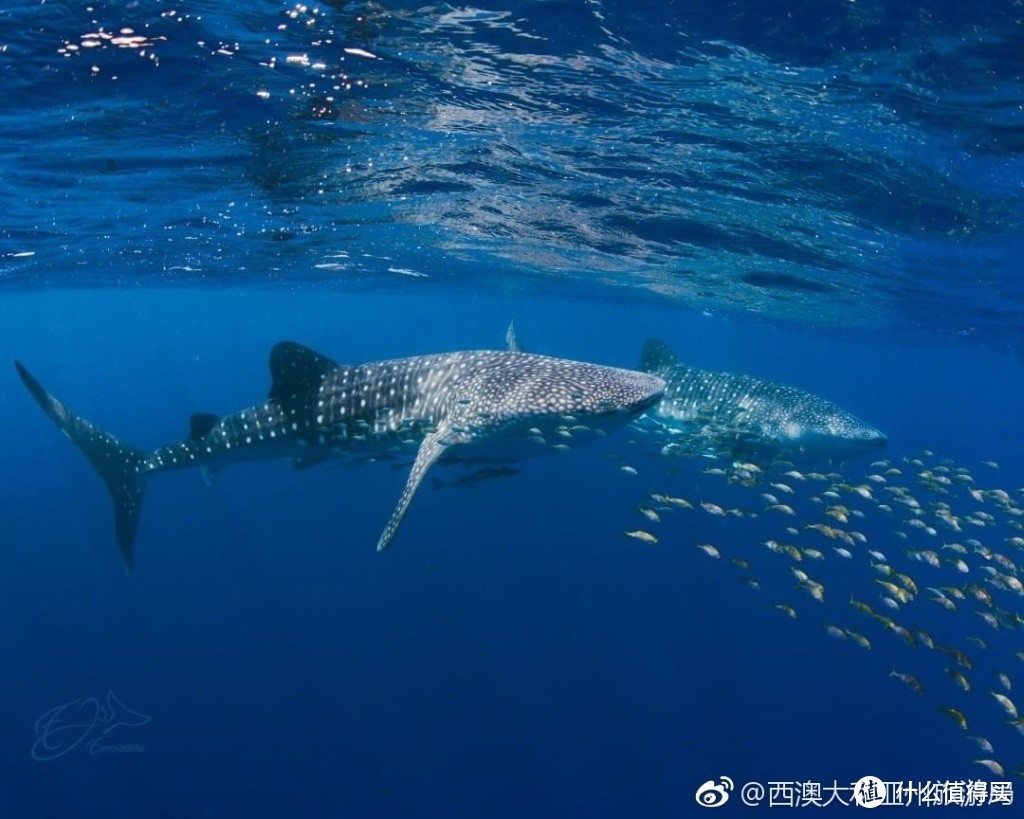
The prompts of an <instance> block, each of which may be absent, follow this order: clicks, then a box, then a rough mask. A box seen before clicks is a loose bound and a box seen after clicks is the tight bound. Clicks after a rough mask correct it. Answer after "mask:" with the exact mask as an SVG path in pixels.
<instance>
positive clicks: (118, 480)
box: [14, 361, 146, 574]
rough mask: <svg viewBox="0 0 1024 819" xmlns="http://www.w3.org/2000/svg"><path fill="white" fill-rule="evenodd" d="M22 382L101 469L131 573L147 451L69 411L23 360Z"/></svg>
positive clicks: (125, 558) (118, 538) (121, 549)
mask: <svg viewBox="0 0 1024 819" xmlns="http://www.w3.org/2000/svg"><path fill="white" fill-rule="evenodd" d="M14 366H15V367H16V368H17V370H18V375H19V376H20V377H21V381H22V383H23V384H24V385H25V387H26V389H27V390H28V391H29V392H30V393H31V394H32V397H33V398H34V399H35V400H36V403H37V404H39V406H40V407H42V408H43V412H45V413H46V414H47V415H48V416H49V417H50V420H51V421H53V423H55V424H56V425H57V428H58V429H60V431H61V432H63V433H64V434H65V435H67V436H68V438H70V439H71V442H72V443H73V444H74V445H75V446H77V447H78V448H79V449H80V450H82V452H83V453H84V454H85V457H86V458H88V459H89V463H91V464H92V466H93V469H95V470H96V471H97V472H99V473H100V477H101V478H103V482H104V483H105V484H106V485H107V489H108V490H109V491H110V497H111V498H112V499H113V501H114V528H115V531H116V533H117V546H118V549H120V551H121V559H122V560H123V561H124V566H125V569H127V570H128V573H129V574H131V572H132V567H133V563H134V548H135V530H136V528H137V527H138V523H139V509H140V507H141V505H142V490H143V481H142V470H143V467H144V465H145V462H146V455H145V453H143V452H140V451H139V450H137V449H134V448H132V447H130V446H126V445H125V444H122V443H121V442H120V441H118V440H117V438H115V437H114V436H113V435H110V434H109V433H107V432H104V431H103V430H101V429H99V428H98V427H95V426H93V425H92V424H90V423H89V422H88V421H86V420H85V419H84V418H79V417H78V416H77V415H75V414H74V413H73V412H70V411H69V410H68V408H67V407H65V406H64V405H63V404H62V403H61V402H60V401H58V400H57V399H56V398H54V397H53V396H52V395H50V393H48V392H47V391H46V390H45V389H43V385H42V384H40V383H39V382H38V381H36V379H35V378H34V377H33V375H32V373H30V372H29V371H28V370H26V369H25V368H24V367H23V366H22V365H21V363H20V362H18V361H15V362H14Z"/></svg>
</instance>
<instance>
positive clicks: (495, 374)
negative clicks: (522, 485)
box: [472, 352, 665, 426]
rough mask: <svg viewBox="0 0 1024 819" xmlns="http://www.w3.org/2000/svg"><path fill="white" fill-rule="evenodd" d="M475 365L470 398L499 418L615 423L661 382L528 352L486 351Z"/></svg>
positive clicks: (653, 397)
mask: <svg viewBox="0 0 1024 819" xmlns="http://www.w3.org/2000/svg"><path fill="white" fill-rule="evenodd" d="M491 356H492V357H491V358H489V359H488V360H486V361H485V362H481V364H480V366H478V367H477V368H476V372H475V373H474V377H473V378H472V381H473V390H474V395H473V404H474V405H476V406H477V407H483V408H485V409H486V412H487V413H488V415H489V416H491V417H493V418H495V419H499V420H501V421H506V422H508V421H513V422H515V421H523V422H527V421H529V420H531V419H533V420H536V419H539V418H548V417H550V418H559V419H564V418H566V417H571V418H575V419H576V420H579V421H581V422H584V419H586V421H589V422H590V423H591V424H593V425H599V426H621V425H623V424H625V423H626V422H628V421H629V420H630V419H632V418H634V417H636V416H637V415H640V414H642V413H643V412H646V411H647V410H648V409H650V408H651V407H652V406H654V404H656V403H657V402H658V401H659V400H660V398H661V396H662V393H663V392H664V390H665V382H664V380H662V378H661V377H660V376H657V375H653V374H651V373H643V372H636V371H634V370H624V369H620V368H618V367H603V366H599V365H597V364H589V363H586V362H582V361H569V360H565V359H560V358H550V357H548V356H540V355H530V354H528V353H515V352H503V353H492V354H491Z"/></svg>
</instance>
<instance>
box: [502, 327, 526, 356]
mask: <svg viewBox="0 0 1024 819" xmlns="http://www.w3.org/2000/svg"><path fill="white" fill-rule="evenodd" d="M505 349H506V350H508V351H509V352H510V353H522V352H525V350H523V348H522V347H521V346H519V339H518V337H517V336H516V323H515V322H514V321H510V322H509V323H508V330H506V331H505Z"/></svg>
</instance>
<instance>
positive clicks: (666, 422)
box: [638, 338, 887, 458]
mask: <svg viewBox="0 0 1024 819" xmlns="http://www.w3.org/2000/svg"><path fill="white" fill-rule="evenodd" d="M638 369H639V370H641V371H643V372H648V373H651V374H653V375H657V376H659V377H661V378H662V379H664V381H665V394H664V396H663V397H662V398H661V400H660V401H658V402H657V403H656V404H655V405H654V406H652V407H651V409H650V410H649V411H648V412H647V415H646V416H645V420H647V421H649V422H651V423H653V424H654V425H655V426H656V427H659V428H661V429H662V430H664V431H665V432H667V433H668V434H669V435H671V436H673V437H674V438H676V439H677V440H676V446H679V447H681V448H682V449H683V450H685V451H687V452H690V453H699V454H707V453H718V454H729V455H741V454H748V455H770V456H787V457H798V458H799V457H810V458H848V457H851V456H853V455H856V454H857V453H860V452H864V451H867V450H871V449H876V448H878V447H881V446H884V445H885V443H886V440H887V439H886V436H885V435H884V434H883V433H882V432H881V431H879V430H878V429H876V428H875V427H873V426H871V425H870V424H868V423H867V422H865V421H862V420H861V419H860V418H858V417H857V416H855V415H853V414H852V413H850V412H847V411H846V410H844V409H843V408H842V407H840V406H839V405H837V404H834V403H833V402H831V401H829V400H827V399H825V398H821V397H820V396H817V395H813V394H812V393H809V392H805V391H804V390H801V389H797V388H796V387H791V386H789V385H787V384H781V383H779V382H777V381H769V380H767V379H764V378H757V377H755V376H752V375H744V374H738V373H728V372H718V371H713V370H701V369H698V368H696V367H690V366H687V365H686V364H683V363H682V362H680V361H679V359H678V358H677V356H676V354H675V353H674V352H673V351H672V349H671V348H670V347H669V346H668V345H667V344H665V343H664V342H663V341H660V340H659V339H653V338H652V339H649V340H648V341H647V342H646V343H645V344H644V348H643V351H642V353H641V356H640V364H639V366H638Z"/></svg>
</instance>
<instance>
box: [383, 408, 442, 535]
mask: <svg viewBox="0 0 1024 819" xmlns="http://www.w3.org/2000/svg"><path fill="white" fill-rule="evenodd" d="M451 434H452V431H451V427H450V426H448V425H445V424H442V425H441V426H439V427H438V428H437V429H436V430H434V431H433V432H432V433H430V434H429V435H428V436H427V437H426V438H424V439H423V442H422V443H421V444H420V448H419V451H418V452H417V453H416V460H415V461H413V464H412V469H410V470H409V477H408V478H407V479H406V481H405V489H403V490H402V496H401V497H400V498H399V499H398V505H397V506H395V511H394V512H392V513H391V519H390V520H388V525H387V526H385V527H384V531H383V532H382V533H381V536H380V540H378V541H377V551H378V552H379V551H381V550H383V549H386V548H387V547H388V544H389V543H391V540H392V539H393V538H394V536H395V532H397V531H398V527H399V526H400V525H401V523H402V518H403V517H405V512H406V510H407V509H408V508H409V503H410V502H411V501H412V497H413V495H415V494H416V490H417V489H419V486H420V484H421V483H422V482H423V478H424V476H425V475H426V474H427V471H428V470H429V469H430V467H431V466H433V465H434V463H435V462H436V461H437V459H438V458H440V457H441V456H442V455H443V454H444V451H445V448H446V447H447V446H448V445H449V444H451V443H453V442H452V440H451Z"/></svg>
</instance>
